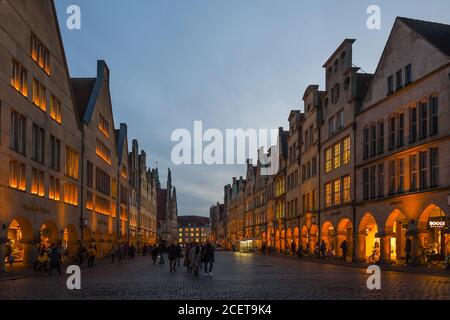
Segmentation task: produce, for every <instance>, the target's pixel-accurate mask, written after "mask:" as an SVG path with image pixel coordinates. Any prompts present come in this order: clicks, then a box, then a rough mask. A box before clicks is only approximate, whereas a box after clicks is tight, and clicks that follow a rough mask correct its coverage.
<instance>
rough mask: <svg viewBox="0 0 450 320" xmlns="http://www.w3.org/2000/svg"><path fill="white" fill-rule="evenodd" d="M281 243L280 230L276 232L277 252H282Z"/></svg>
mask: <svg viewBox="0 0 450 320" xmlns="http://www.w3.org/2000/svg"><path fill="white" fill-rule="evenodd" d="M280 242H281V240H280V230H277V231H275V250H277V251H280V250H281V246H280Z"/></svg>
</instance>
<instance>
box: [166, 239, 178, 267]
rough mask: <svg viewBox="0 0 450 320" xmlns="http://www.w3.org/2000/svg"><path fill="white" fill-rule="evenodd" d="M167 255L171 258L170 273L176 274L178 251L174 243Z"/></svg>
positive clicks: (168, 249)
mask: <svg viewBox="0 0 450 320" xmlns="http://www.w3.org/2000/svg"><path fill="white" fill-rule="evenodd" d="M167 255H168V256H169V265H170V273H172V272H176V271H177V270H176V265H177V256H178V249H177V246H176V245H175V243H174V242H172V243H171V244H170V245H169V246H168V247H167Z"/></svg>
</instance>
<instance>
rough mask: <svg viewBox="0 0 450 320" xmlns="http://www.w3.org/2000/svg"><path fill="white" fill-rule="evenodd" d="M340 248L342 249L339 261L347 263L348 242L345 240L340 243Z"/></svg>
mask: <svg viewBox="0 0 450 320" xmlns="http://www.w3.org/2000/svg"><path fill="white" fill-rule="evenodd" d="M340 247H341V249H342V257H341V260H342V261H344V262H345V261H347V251H348V242H347V240H344V241H342V243H341V246H340Z"/></svg>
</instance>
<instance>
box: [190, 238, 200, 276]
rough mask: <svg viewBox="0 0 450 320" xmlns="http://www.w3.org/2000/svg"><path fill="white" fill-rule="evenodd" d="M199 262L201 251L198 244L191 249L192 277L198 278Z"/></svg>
mask: <svg viewBox="0 0 450 320" xmlns="http://www.w3.org/2000/svg"><path fill="white" fill-rule="evenodd" d="M200 264H201V251H200V247H199V246H198V245H195V247H194V248H192V249H191V270H192V271H193V272H194V278H198V272H199V269H200Z"/></svg>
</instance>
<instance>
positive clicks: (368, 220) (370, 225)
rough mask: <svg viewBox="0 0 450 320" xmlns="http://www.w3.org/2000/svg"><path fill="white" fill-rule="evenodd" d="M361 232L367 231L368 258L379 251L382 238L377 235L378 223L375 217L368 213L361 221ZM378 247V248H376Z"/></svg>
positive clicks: (365, 251) (366, 250)
mask: <svg viewBox="0 0 450 320" xmlns="http://www.w3.org/2000/svg"><path fill="white" fill-rule="evenodd" d="M359 232H360V233H365V235H366V236H365V249H364V254H365V258H366V259H368V258H369V257H370V256H371V255H372V254H373V253H374V251H378V253H379V245H380V238H378V237H377V234H378V225H377V222H376V220H375V218H374V217H373V216H372V215H371V214H370V213H367V214H366V215H365V216H364V217H363V218H362V219H361V222H360V225H359ZM376 247H378V249H376Z"/></svg>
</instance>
